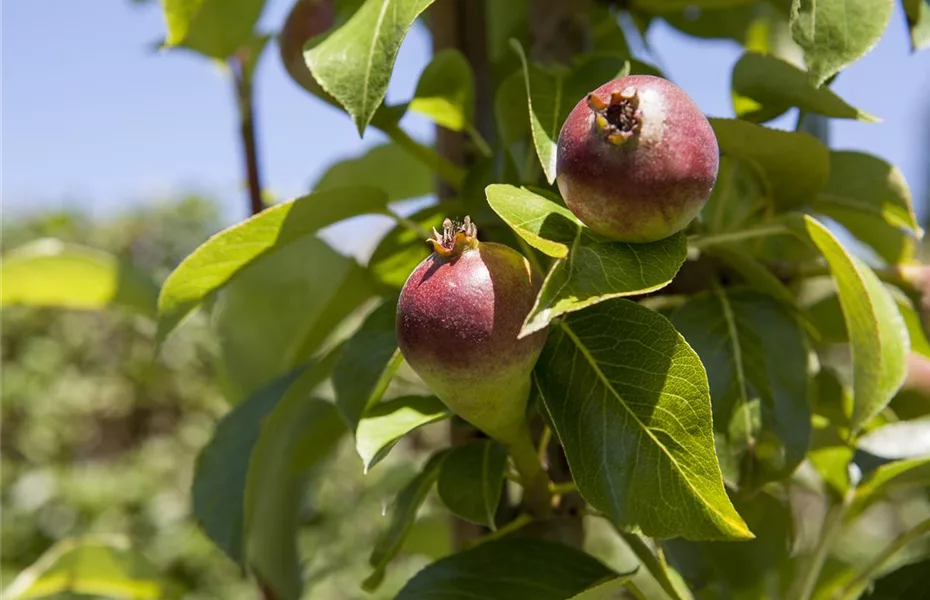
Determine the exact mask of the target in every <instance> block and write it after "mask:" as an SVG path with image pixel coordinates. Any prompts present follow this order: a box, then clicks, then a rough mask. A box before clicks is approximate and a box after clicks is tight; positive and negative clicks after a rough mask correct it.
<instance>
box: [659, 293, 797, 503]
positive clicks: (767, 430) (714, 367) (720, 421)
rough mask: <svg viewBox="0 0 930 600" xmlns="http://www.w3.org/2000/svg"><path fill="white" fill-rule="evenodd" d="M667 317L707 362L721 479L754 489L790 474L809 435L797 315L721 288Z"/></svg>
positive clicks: (759, 297)
mask: <svg viewBox="0 0 930 600" xmlns="http://www.w3.org/2000/svg"><path fill="white" fill-rule="evenodd" d="M672 323H674V324H675V327H677V328H678V331H680V332H681V334H682V335H683V336H684V337H685V339H686V340H687V341H688V343H689V344H690V345H691V347H692V348H694V350H695V351H696V352H697V353H698V356H700V358H701V362H702V363H704V368H705V369H706V370H707V378H708V381H709V384H710V396H711V401H712V405H713V417H714V435H715V440H716V448H717V458H718V460H719V461H720V467H721V470H722V471H723V477H724V479H725V480H726V481H727V483H728V484H729V485H731V486H733V487H735V488H738V489H741V488H747V489H758V488H759V487H761V486H762V485H764V484H766V483H768V482H770V481H777V480H780V479H783V478H785V477H787V476H788V475H790V474H791V473H792V472H793V471H794V469H795V468H796V467H797V466H798V465H799V464H800V463H801V461H802V460H804V456H805V454H807V449H808V447H809V446H810V435H811V427H810V421H811V414H810V393H809V392H810V390H809V378H808V370H807V360H808V356H807V355H808V349H807V345H806V341H805V340H806V336H805V332H804V330H803V328H802V327H801V325H800V323H798V321H797V320H796V319H795V318H794V316H793V315H792V314H791V313H790V312H789V311H788V309H787V308H786V307H785V306H784V305H783V304H780V303H778V302H776V300H775V299H773V298H771V297H769V296H765V295H762V294H759V293H758V292H736V293H730V292H728V291H726V290H723V289H720V288H718V289H716V290H715V291H714V292H713V293H710V294H704V295H701V296H695V297H694V298H693V299H691V300H690V301H689V302H688V303H686V304H685V305H684V306H683V307H682V308H680V309H679V310H678V311H676V312H675V313H674V314H673V315H672Z"/></svg>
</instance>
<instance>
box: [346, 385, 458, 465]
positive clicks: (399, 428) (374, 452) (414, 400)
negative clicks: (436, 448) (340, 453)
mask: <svg viewBox="0 0 930 600" xmlns="http://www.w3.org/2000/svg"><path fill="white" fill-rule="evenodd" d="M451 416H452V413H451V412H450V411H449V409H448V408H446V405H445V404H443V403H442V402H440V400H439V399H438V398H436V397H435V396H404V397H401V398H395V399H394V400H388V401H387V402H382V403H380V404H376V405H374V406H372V407H371V408H370V409H369V410H368V411H367V412H366V413H365V415H364V416H363V417H362V419H361V420H360V421H359V422H358V428H357V429H356V430H355V450H356V451H357V452H358V455H359V456H360V457H361V459H362V465H363V468H364V469H365V472H366V473H367V472H368V471H369V470H370V469H371V468H372V467H374V466H375V465H376V464H378V463H379V462H381V460H382V459H383V458H384V457H385V456H387V454H388V452H390V451H391V448H393V447H394V445H395V444H396V443H397V442H398V441H400V439H401V438H402V437H403V436H405V435H407V434H408V433H410V432H411V431H413V430H414V429H417V428H418V427H422V426H424V425H429V424H430V423H435V422H436V421H441V420H443V419H448V418H449V417H451Z"/></svg>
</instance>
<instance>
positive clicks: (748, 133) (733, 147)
mask: <svg viewBox="0 0 930 600" xmlns="http://www.w3.org/2000/svg"><path fill="white" fill-rule="evenodd" d="M710 123H711V125H712V126H713V128H714V133H715V134H717V142H718V143H719V144H720V152H721V153H722V154H723V155H724V156H732V157H736V158H740V159H743V160H746V161H748V162H750V163H751V164H753V165H754V166H756V167H757V168H758V169H760V171H761V172H762V173H763V174H764V175H765V178H766V180H767V182H768V184H769V185H770V186H771V193H772V197H773V198H774V200H775V202H776V203H777V204H778V205H779V206H780V207H783V208H793V207H797V206H800V205H802V204H804V203H805V202H807V201H809V200H811V199H813V197H814V196H815V194H817V192H819V191H820V190H821V189H822V188H823V186H824V184H826V183H827V177H828V175H829V171H830V154H829V152H828V150H827V147H826V146H824V145H823V144H822V143H820V142H819V141H818V140H817V139H816V138H814V137H812V136H810V135H808V134H806V133H797V132H793V131H779V130H776V129H769V128H766V127H762V126H759V125H755V124H753V123H747V122H746V121H740V120H737V119H710Z"/></svg>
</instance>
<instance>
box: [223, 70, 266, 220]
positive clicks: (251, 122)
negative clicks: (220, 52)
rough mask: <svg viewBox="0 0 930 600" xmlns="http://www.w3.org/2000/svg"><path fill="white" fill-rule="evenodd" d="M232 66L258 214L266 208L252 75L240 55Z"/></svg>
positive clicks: (252, 203)
mask: <svg viewBox="0 0 930 600" xmlns="http://www.w3.org/2000/svg"><path fill="white" fill-rule="evenodd" d="M230 68H231V69H232V73H233V81H234V83H235V91H236V107H237V108H238V109H239V136H240V139H241V140H242V154H243V156H244V158H245V174H246V181H247V182H248V186H249V211H250V213H251V214H253V215H256V214H258V213H260V212H262V210H263V209H264V208H265V203H264V202H263V201H262V183H261V175H260V173H259V170H258V146H257V144H256V142H255V105H254V94H253V87H252V77H251V75H250V74H249V73H248V72H247V69H246V68H245V66H244V65H243V61H242V60H241V59H240V58H238V57H233V58H231V59H230Z"/></svg>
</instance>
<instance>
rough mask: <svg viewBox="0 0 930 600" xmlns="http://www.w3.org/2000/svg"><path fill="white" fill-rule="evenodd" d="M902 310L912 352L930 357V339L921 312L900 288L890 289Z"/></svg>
mask: <svg viewBox="0 0 930 600" xmlns="http://www.w3.org/2000/svg"><path fill="white" fill-rule="evenodd" d="M890 291H891V293H892V295H893V296H894V298H895V302H896V303H897V305H898V310H899V311H900V312H901V318H903V319H904V324H905V326H906V327H907V335H908V337H909V338H910V340H911V352H915V353H917V354H919V355H921V356H923V357H925V358H930V340H928V339H927V332H926V331H925V330H924V325H923V321H922V320H921V316H920V313H919V312H917V309H916V308H914V305H913V304H912V303H911V300H910V299H909V298H908V297H907V296H905V295H904V294H903V293H902V292H900V291H899V290H896V289H893V290H890Z"/></svg>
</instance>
